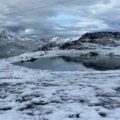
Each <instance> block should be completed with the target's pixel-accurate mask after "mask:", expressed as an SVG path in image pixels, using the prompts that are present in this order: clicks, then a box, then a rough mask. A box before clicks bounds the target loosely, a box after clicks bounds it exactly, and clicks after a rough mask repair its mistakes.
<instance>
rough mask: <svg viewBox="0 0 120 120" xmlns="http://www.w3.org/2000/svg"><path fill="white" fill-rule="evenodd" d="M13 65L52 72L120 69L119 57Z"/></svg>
mask: <svg viewBox="0 0 120 120" xmlns="http://www.w3.org/2000/svg"><path fill="white" fill-rule="evenodd" d="M14 65H19V66H24V67H27V68H31V69H42V70H53V71H86V70H91V69H94V70H99V71H106V70H117V69H120V57H119V56H112V57H111V56H101V55H99V56H93V57H90V56H89V57H88V56H87V57H86V56H75V57H73V56H59V57H42V58H39V59H35V60H34V61H26V62H16V63H14Z"/></svg>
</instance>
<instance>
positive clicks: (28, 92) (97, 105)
mask: <svg viewBox="0 0 120 120" xmlns="http://www.w3.org/2000/svg"><path fill="white" fill-rule="evenodd" d="M119 50H120V48H117V47H116V48H111V47H109V48H108V49H106V48H105V49H104V48H101V47H100V48H98V49H96V50H94V51H97V52H98V53H100V54H106V55H109V54H110V53H111V52H112V53H113V54H114V55H120V52H119ZM89 52H91V51H90V50H86V51H82V50H81V51H79V50H78V51H77V50H69V51H64V50H63V51H60V50H58V51H57V50H56V51H54V50H53V51H49V52H47V53H45V52H35V53H25V54H22V55H20V56H16V57H11V58H8V59H1V60H0V62H1V64H0V91H1V94H0V120H2V119H4V120H119V118H120V114H119V112H120V99H119V98H120V85H119V84H120V70H114V71H112V70H111V71H96V70H91V71H90V70H88V71H87V70H86V71H74V72H73V71H72V72H70V71H68V72H67V71H66V72H64V71H63V72H56V71H48V70H44V71H43V70H38V69H35V70H33V69H28V68H25V67H20V66H15V65H13V64H11V63H13V62H16V61H20V60H28V59H30V58H32V57H36V58H40V57H46V56H59V55H76V54H77V55H80V54H87V53H89Z"/></svg>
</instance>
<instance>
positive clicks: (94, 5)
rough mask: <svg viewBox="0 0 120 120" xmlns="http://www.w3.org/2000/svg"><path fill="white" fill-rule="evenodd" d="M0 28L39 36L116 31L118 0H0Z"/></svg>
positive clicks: (119, 12) (119, 14)
mask: <svg viewBox="0 0 120 120" xmlns="http://www.w3.org/2000/svg"><path fill="white" fill-rule="evenodd" d="M53 4H54V5H53ZM0 28H7V29H9V30H11V31H14V32H17V33H19V34H22V35H38V36H40V37H46V36H60V37H78V36H80V35H81V34H83V33H85V32H94V31H120V1H119V0H46V1H45V0H0Z"/></svg>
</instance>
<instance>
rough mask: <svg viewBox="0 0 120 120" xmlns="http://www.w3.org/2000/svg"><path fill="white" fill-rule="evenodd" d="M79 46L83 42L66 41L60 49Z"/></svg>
mask: <svg viewBox="0 0 120 120" xmlns="http://www.w3.org/2000/svg"><path fill="white" fill-rule="evenodd" d="M77 46H81V42H80V41H79V40H75V41H71V42H67V43H64V44H63V45H61V46H60V49H74V48H76V47H77Z"/></svg>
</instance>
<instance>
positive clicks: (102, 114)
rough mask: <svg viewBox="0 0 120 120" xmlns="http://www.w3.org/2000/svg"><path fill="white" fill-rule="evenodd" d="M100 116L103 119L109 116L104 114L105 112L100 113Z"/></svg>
mask: <svg viewBox="0 0 120 120" xmlns="http://www.w3.org/2000/svg"><path fill="white" fill-rule="evenodd" d="M99 115H100V116H101V117H106V116H107V114H106V113H104V112H99Z"/></svg>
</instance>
